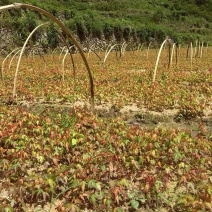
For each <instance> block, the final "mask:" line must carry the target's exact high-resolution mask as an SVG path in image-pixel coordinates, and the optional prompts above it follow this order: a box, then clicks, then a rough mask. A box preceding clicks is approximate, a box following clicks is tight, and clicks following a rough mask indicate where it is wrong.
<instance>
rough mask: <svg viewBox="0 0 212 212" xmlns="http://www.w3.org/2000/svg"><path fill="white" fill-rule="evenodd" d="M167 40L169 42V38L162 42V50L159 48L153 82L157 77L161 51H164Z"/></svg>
mask: <svg viewBox="0 0 212 212" xmlns="http://www.w3.org/2000/svg"><path fill="white" fill-rule="evenodd" d="M167 42H169V39H166V40H164V41H163V43H162V44H161V46H160V50H159V52H158V57H157V60H156V64H155V69H154V74H153V79H152V81H153V83H154V82H155V78H156V74H157V69H158V63H159V60H160V55H161V52H162V50H163V47H164V45H165V44H166V43H167ZM169 61H170V60H169Z"/></svg>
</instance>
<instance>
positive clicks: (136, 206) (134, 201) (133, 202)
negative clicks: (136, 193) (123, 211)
mask: <svg viewBox="0 0 212 212" xmlns="http://www.w3.org/2000/svg"><path fill="white" fill-rule="evenodd" d="M130 204H131V206H132V207H133V208H134V209H136V208H138V206H139V202H138V201H136V200H131V201H130Z"/></svg>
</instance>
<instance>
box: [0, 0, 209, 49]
mask: <svg viewBox="0 0 212 212" xmlns="http://www.w3.org/2000/svg"><path fill="white" fill-rule="evenodd" d="M13 2H16V1H14V0H3V1H1V3H0V5H5V4H10V3H13ZM21 2H23V3H28V4H33V5H36V6H39V7H41V8H44V9H46V10H47V11H49V12H50V13H52V14H53V15H55V16H56V17H58V18H59V19H61V20H63V21H64V23H66V25H67V27H68V28H69V29H70V30H71V31H72V32H75V33H76V34H77V35H78V36H79V38H80V40H81V41H84V40H85V39H86V38H87V37H89V36H91V37H98V38H100V39H101V38H102V36H103V35H104V37H105V38H106V39H108V40H109V39H110V38H111V36H112V35H114V36H115V38H116V39H117V41H121V40H123V39H125V40H126V41H128V40H129V38H130V37H132V36H133V37H134V39H135V38H136V39H139V40H140V41H142V42H148V41H149V39H150V38H154V39H155V40H156V41H158V42H161V41H162V40H163V39H164V37H165V36H170V37H171V38H174V39H175V40H176V41H179V42H181V43H187V42H188V40H189V41H190V40H194V39H196V37H197V36H202V37H203V39H204V40H210V39H211V34H212V33H211V29H210V22H211V21H212V15H211V12H210V11H211V10H212V4H211V1H209V0H195V1H189V0H186V1H182V0H180V1H177V0H174V1H168V0H165V1H163V2H161V1H159V0H157V1H144V0H135V1H133V2H132V1H131V0H124V1H118V0H110V1H101V2H99V1H85V0H60V1H55V0H51V1H48V2H46V1H36V0H27V1H26V0H23V1H21ZM38 19H43V17H39V16H37V15H35V14H33V13H31V12H26V11H25V12H24V11H22V12H20V11H19V12H17V11H10V12H5V13H4V15H3V19H2V18H0V23H1V25H2V26H7V27H9V28H12V29H14V30H15V31H16V32H17V34H18V35H20V39H25V38H26V37H27V35H28V34H29V32H30V31H32V29H33V28H34V27H35V26H36V24H37V23H36V21H35V20H38ZM6 23H7V25H6ZM146 31H147V32H146ZM179 33H180V34H179ZM47 34H48V41H49V42H50V47H55V46H57V43H58V38H57V33H55V31H54V30H53V29H49V30H48V31H47ZM137 34H138V36H136V35H137Z"/></svg>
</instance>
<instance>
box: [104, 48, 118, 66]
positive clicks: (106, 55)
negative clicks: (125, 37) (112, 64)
mask: <svg viewBox="0 0 212 212" xmlns="http://www.w3.org/2000/svg"><path fill="white" fill-rule="evenodd" d="M115 46H117V44H115V45H113V46H111V48H110V49H109V50H108V51H107V52H106V54H105V58H104V61H103V63H105V62H106V60H107V57H108V55H109V54H110V52H111V51H112V50H113V48H114V47H115Z"/></svg>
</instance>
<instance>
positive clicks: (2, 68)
mask: <svg viewBox="0 0 212 212" xmlns="http://www.w3.org/2000/svg"><path fill="white" fill-rule="evenodd" d="M19 49H20V48H16V49H14V50H13V51H11V52H10V53H9V54H8V55H7V56H6V57H5V58H4V60H3V62H2V64H1V79H2V81H4V63H5V61H6V60H7V58H9V57H10V56H11V55H12V54H13V53H14V52H16V51H17V50H19Z"/></svg>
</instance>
